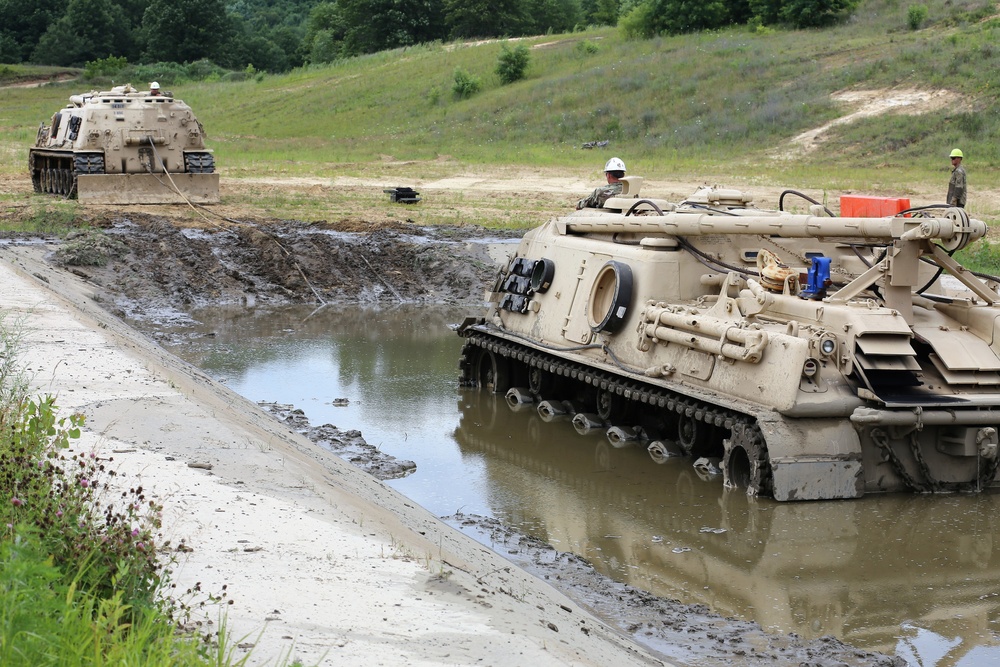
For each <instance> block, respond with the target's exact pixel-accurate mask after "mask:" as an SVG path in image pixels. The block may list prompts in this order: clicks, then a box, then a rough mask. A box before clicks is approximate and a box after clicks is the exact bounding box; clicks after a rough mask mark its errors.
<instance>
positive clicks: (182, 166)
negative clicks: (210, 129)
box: [28, 84, 219, 204]
mask: <svg viewBox="0 0 1000 667" xmlns="http://www.w3.org/2000/svg"><path fill="white" fill-rule="evenodd" d="M154 93H155V94H154ZM28 170H29V172H30V173H31V182H32V185H33V186H34V189H35V192H39V193H45V194H51V195H60V196H62V197H65V198H74V197H76V198H79V200H80V201H82V202H87V203H95V204H161V203H167V204H169V203H184V202H186V201H190V202H194V203H215V202H218V201H219V175H218V174H217V173H215V158H214V156H213V154H212V151H210V150H208V149H207V148H206V147H205V130H204V128H203V127H202V126H201V123H199V122H198V119H197V118H195V116H194V114H193V113H192V111H191V108H190V107H189V106H188V105H186V104H185V103H184V102H182V101H180V100H178V99H176V98H174V97H173V96H172V95H171V94H169V93H163V92H161V91H160V90H158V89H157V90H155V91H153V90H151V91H148V92H139V91H138V90H136V89H135V88H133V87H132V86H131V85H128V84H126V85H124V86H116V87H114V88H112V89H111V90H108V91H102V92H98V91H93V92H90V93H85V94H82V95H73V96H72V97H70V104H68V105H66V107H65V108H63V109H61V110H60V111H57V112H56V113H55V114H54V115H53V116H52V120H51V122H50V124H49V125H45V124H44V123H43V124H42V125H41V126H40V127H39V128H38V135H37V137H36V140H35V145H34V147H32V148H31V149H30V150H29V152H28Z"/></svg>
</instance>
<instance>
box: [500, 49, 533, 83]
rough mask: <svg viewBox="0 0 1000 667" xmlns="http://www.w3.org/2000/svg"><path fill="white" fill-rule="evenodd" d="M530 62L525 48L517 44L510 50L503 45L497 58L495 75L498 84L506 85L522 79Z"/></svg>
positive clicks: (529, 56)
mask: <svg viewBox="0 0 1000 667" xmlns="http://www.w3.org/2000/svg"><path fill="white" fill-rule="evenodd" d="M530 62H531V55H530V54H529V53H528V47H527V46H525V45H524V44H519V45H518V46H516V47H515V48H513V49H511V48H510V47H508V46H507V45H506V44H504V45H503V47H502V50H501V51H500V57H499V58H497V69H496V73H497V77H498V78H499V79H500V83H502V84H504V85H506V84H508V83H514V82H515V81H520V80H521V79H523V78H524V72H525V70H527V69H528V64H529V63H530Z"/></svg>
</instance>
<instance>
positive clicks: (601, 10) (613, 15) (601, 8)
mask: <svg viewBox="0 0 1000 667" xmlns="http://www.w3.org/2000/svg"><path fill="white" fill-rule="evenodd" d="M621 6H622V3H621V0H584V1H583V3H582V4H581V7H580V11H581V18H582V19H583V22H584V23H586V24H587V25H618V16H619V14H620V13H621Z"/></svg>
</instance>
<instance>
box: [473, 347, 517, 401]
mask: <svg viewBox="0 0 1000 667" xmlns="http://www.w3.org/2000/svg"><path fill="white" fill-rule="evenodd" d="M477 379H478V381H479V386H480V387H481V388H482V389H485V390H486V391H488V392H490V393H492V394H506V393H507V390H508V389H510V386H511V385H510V361H509V360H508V359H507V357H503V356H501V355H499V354H497V353H495V352H493V351H491V350H483V353H482V354H481V355H480V356H479V371H478V373H477Z"/></svg>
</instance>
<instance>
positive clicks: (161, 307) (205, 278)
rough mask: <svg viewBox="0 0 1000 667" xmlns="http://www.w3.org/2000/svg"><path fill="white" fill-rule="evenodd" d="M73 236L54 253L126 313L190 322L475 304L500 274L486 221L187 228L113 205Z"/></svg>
mask: <svg viewBox="0 0 1000 667" xmlns="http://www.w3.org/2000/svg"><path fill="white" fill-rule="evenodd" d="M90 222H91V224H92V225H93V226H94V227H96V228H97V229H99V230H100V231H99V232H94V231H86V232H81V233H79V234H74V235H70V237H69V238H68V239H67V241H66V243H65V244H64V245H63V247H62V248H61V249H60V250H59V252H58V253H57V254H56V257H55V258H54V260H55V261H56V262H57V263H59V264H61V265H63V266H64V267H66V268H67V269H68V270H70V271H72V272H73V273H75V274H76V275H77V276H79V277H81V278H83V279H85V280H87V281H89V282H91V283H93V284H94V285H96V286H98V287H99V288H102V289H101V292H100V295H101V298H103V299H105V300H106V303H105V307H106V308H108V309H109V310H111V311H112V312H113V313H115V314H116V315H118V316H119V317H123V318H127V319H135V320H146V319H153V320H157V321H161V322H166V321H178V322H183V321H184V320H185V318H186V316H185V315H184V311H185V310H187V309H193V308H201V307H207V306H213V305H224V304H243V305H246V306H248V307H254V306H257V305H283V304H290V303H312V304H316V305H317V306H318V307H322V306H323V305H325V304H331V303H361V304H373V305H374V304H398V303H436V304H455V303H475V302H477V301H479V300H480V298H481V296H482V291H483V287H484V286H485V285H486V284H487V283H488V282H489V281H492V279H493V275H494V268H493V267H494V262H493V260H492V259H491V257H490V255H489V248H490V247H491V245H492V244H494V243H495V242H504V241H507V242H512V241H513V240H516V239H517V238H519V235H517V234H507V235H498V234H497V233H496V232H489V231H486V230H483V229H480V228H476V227H472V226H468V227H452V228H442V227H431V228H422V227H417V226H414V225H409V224H405V223H388V224H386V223H382V224H371V225H368V224H363V223H337V224H326V223H300V222H294V221H237V220H232V221H224V222H220V223H213V224H210V225H207V224H200V225H199V226H181V225H178V224H177V223H176V222H175V221H172V220H169V219H166V218H162V217H156V216H150V215H145V214H141V213H134V214H133V213H129V214H105V215H102V216H100V217H98V218H96V219H94V220H91V221H90Z"/></svg>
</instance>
